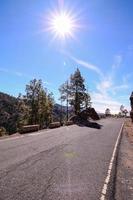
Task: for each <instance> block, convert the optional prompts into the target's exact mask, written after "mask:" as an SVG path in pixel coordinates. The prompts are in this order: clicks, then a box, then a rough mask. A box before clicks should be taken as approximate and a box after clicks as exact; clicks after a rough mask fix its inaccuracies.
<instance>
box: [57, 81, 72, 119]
mask: <svg viewBox="0 0 133 200" xmlns="http://www.w3.org/2000/svg"><path fill="white" fill-rule="evenodd" d="M59 92H60V100H61V106H62V103H63V102H64V101H65V102H66V106H67V116H66V118H67V121H68V117H69V116H68V115H69V113H68V106H69V96H70V84H69V82H68V81H66V82H65V83H64V84H62V85H61V86H60V88H59ZM61 112H62V111H61ZM61 121H62V119H61Z"/></svg>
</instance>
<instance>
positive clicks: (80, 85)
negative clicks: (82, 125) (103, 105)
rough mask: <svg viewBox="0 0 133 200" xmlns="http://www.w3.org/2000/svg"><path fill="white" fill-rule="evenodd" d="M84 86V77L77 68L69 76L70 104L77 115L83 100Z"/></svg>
mask: <svg viewBox="0 0 133 200" xmlns="http://www.w3.org/2000/svg"><path fill="white" fill-rule="evenodd" d="M85 92H86V88H85V84H84V78H83V77H82V76H81V73H80V71H79V69H78V68H77V70H76V71H75V73H74V74H73V75H71V77H70V100H69V101H70V104H71V105H72V106H73V107H74V110H75V114H76V115H78V114H79V113H80V111H81V108H82V107H83V105H84V102H85V94H86V93H85Z"/></svg>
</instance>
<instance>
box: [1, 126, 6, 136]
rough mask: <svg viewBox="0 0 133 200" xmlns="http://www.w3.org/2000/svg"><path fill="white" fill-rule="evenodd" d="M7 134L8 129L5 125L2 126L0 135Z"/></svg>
mask: <svg viewBox="0 0 133 200" xmlns="http://www.w3.org/2000/svg"><path fill="white" fill-rule="evenodd" d="M4 135H6V129H5V128H4V127H0V137H1V136H4Z"/></svg>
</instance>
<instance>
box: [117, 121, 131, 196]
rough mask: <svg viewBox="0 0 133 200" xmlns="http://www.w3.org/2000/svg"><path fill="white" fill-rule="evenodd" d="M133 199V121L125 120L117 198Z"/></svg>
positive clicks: (119, 157)
mask: <svg viewBox="0 0 133 200" xmlns="http://www.w3.org/2000/svg"><path fill="white" fill-rule="evenodd" d="M132 199H133V123H132V122H131V120H130V119H127V120H126V121H125V125H124V129H123V135H122V140H121V144H120V150H119V155H118V163H117V175H116V191H115V200H132Z"/></svg>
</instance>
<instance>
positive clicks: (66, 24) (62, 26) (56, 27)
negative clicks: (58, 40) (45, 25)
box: [52, 13, 74, 37]
mask: <svg viewBox="0 0 133 200" xmlns="http://www.w3.org/2000/svg"><path fill="white" fill-rule="evenodd" d="M52 28H53V31H54V32H56V34H58V35H59V36H62V37H65V36H67V35H71V34H72V32H73V28H74V24H73V20H72V19H71V17H70V16H68V15H66V14H65V13H62V14H59V15H56V16H55V17H54V18H53V20H52Z"/></svg>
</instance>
